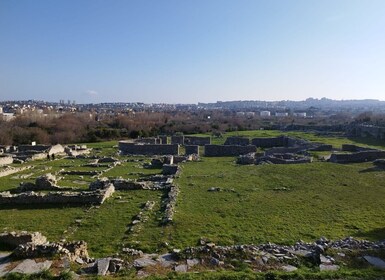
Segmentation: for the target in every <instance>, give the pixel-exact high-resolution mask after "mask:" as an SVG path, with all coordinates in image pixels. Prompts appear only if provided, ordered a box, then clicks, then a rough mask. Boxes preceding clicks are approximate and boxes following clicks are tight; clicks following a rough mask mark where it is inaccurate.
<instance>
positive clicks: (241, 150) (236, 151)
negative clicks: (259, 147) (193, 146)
mask: <svg viewBox="0 0 385 280" xmlns="http://www.w3.org/2000/svg"><path fill="white" fill-rule="evenodd" d="M255 151H256V147H255V146H254V145H247V146H241V145H205V156H207V157H225V156H239V155H244V154H248V153H253V152H255Z"/></svg>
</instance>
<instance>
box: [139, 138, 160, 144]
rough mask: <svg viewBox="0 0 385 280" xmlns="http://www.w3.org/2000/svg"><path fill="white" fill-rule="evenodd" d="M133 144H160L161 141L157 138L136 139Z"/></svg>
mask: <svg viewBox="0 0 385 280" xmlns="http://www.w3.org/2000/svg"><path fill="white" fill-rule="evenodd" d="M134 142H135V143H138V144H162V140H161V139H160V138H158V137H148V138H138V139H135V140H134Z"/></svg>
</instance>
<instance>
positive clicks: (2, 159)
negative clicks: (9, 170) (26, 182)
mask: <svg viewBox="0 0 385 280" xmlns="http://www.w3.org/2000/svg"><path fill="white" fill-rule="evenodd" d="M11 163H13V157H11V156H0V166H4V165H8V164H11Z"/></svg>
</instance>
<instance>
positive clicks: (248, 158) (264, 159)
mask: <svg viewBox="0 0 385 280" xmlns="http://www.w3.org/2000/svg"><path fill="white" fill-rule="evenodd" d="M310 162H312V158H311V157H307V156H303V155H297V154H289V153H286V154H269V155H261V154H257V153H249V154H246V155H240V156H239V157H238V158H237V163H238V164H243V165H245V164H257V165H258V164H300V163H310Z"/></svg>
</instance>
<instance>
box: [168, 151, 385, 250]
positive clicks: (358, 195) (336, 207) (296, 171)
mask: <svg viewBox="0 0 385 280" xmlns="http://www.w3.org/2000/svg"><path fill="white" fill-rule="evenodd" d="M370 167H371V165H370V164H354V165H338V164H332V163H313V164H303V165H264V166H239V165H236V164H235V163H234V158H204V159H203V160H202V162H194V163H186V164H184V165H183V172H182V175H181V176H180V178H179V179H178V180H177V184H178V185H180V187H181V193H180V195H179V198H178V204H177V209H178V211H177V212H176V215H175V219H174V225H173V226H172V227H170V228H169V234H170V242H172V244H173V245H174V246H176V247H186V246H189V245H194V244H196V243H197V242H198V240H199V238H200V237H206V238H209V239H210V240H212V241H214V242H216V243H218V244H223V245H224V244H241V243H262V242H268V241H270V242H276V243H288V244H290V243H293V242H295V241H297V240H299V239H303V240H308V241H312V240H314V239H316V238H319V237H321V236H326V237H328V238H331V239H336V238H342V237H346V236H351V235H353V236H356V237H360V238H369V239H380V238H385V231H384V230H383V229H384V223H383V220H384V219H385V200H384V199H383V198H384V197H385V180H384V179H385V172H383V171H368V168H370ZM367 171H368V172H367ZM210 187H220V188H221V191H220V192H208V191H207V190H208V189H209V188H210ZM282 188H286V189H288V190H286V191H283V190H274V189H282Z"/></svg>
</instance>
